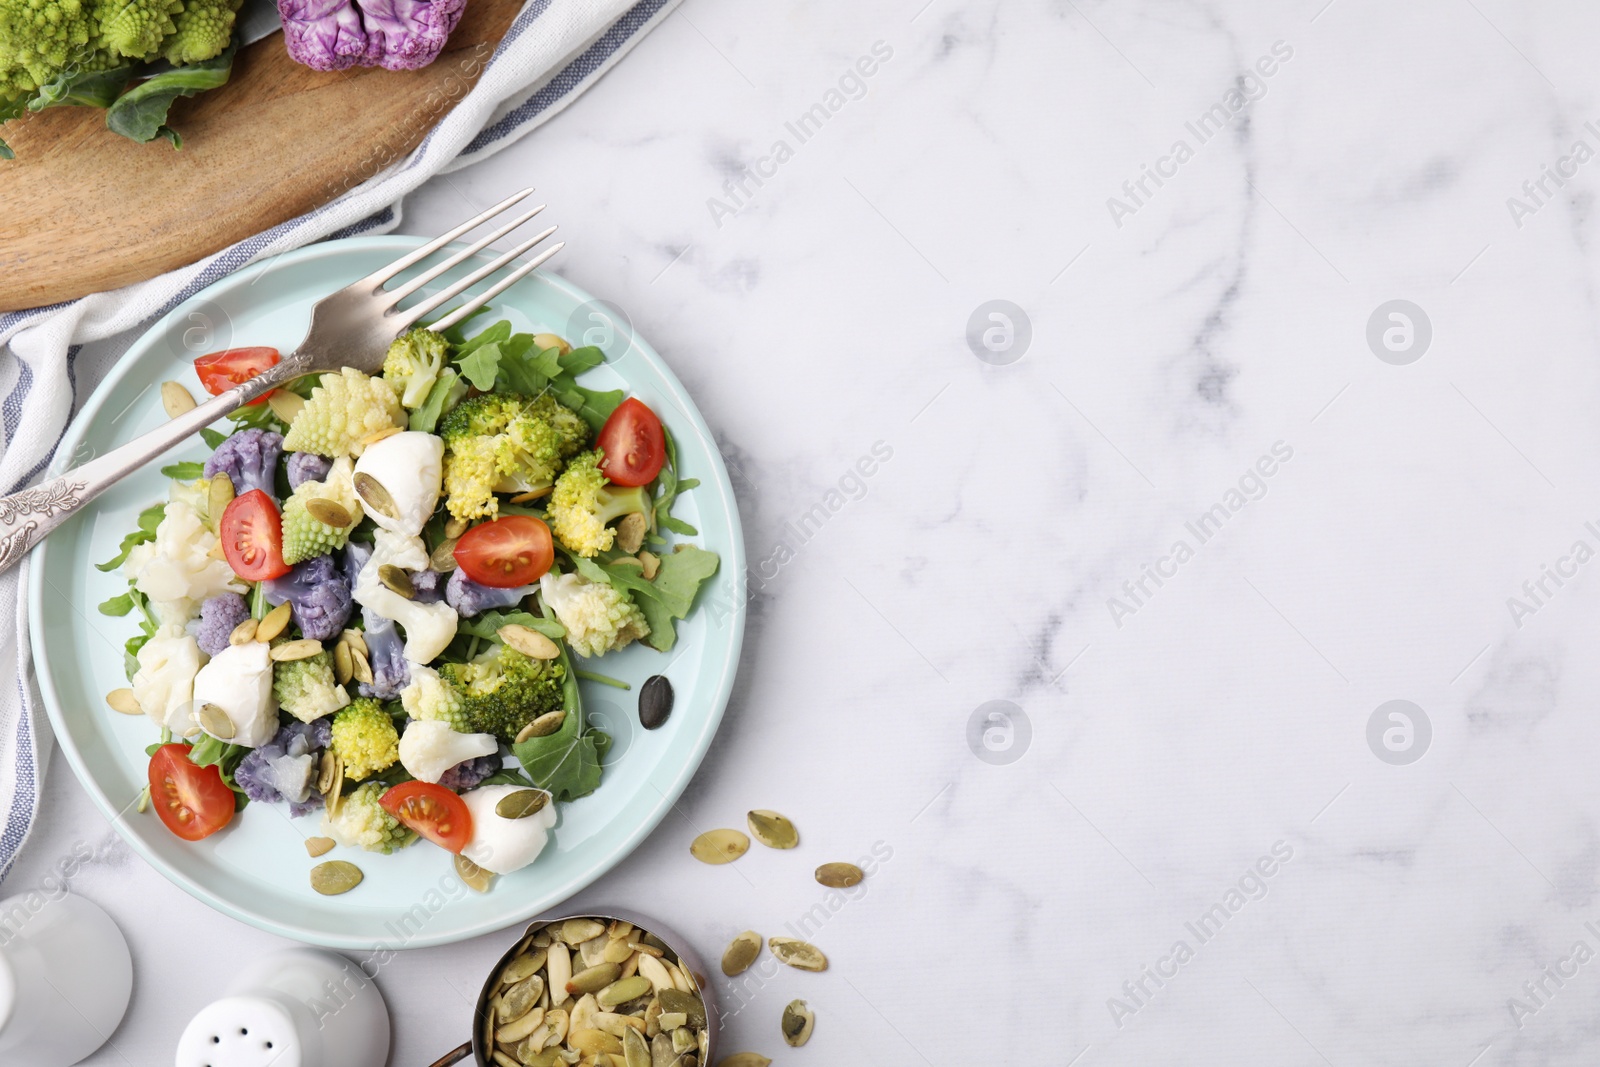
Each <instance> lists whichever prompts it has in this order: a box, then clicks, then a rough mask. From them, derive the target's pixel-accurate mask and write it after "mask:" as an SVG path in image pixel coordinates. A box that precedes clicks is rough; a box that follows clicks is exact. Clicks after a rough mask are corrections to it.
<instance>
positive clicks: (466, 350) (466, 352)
mask: <svg viewBox="0 0 1600 1067" xmlns="http://www.w3.org/2000/svg"><path fill="white" fill-rule="evenodd" d="M510 339H511V323H510V322H508V321H507V320H505V319H501V320H500V321H499V322H497V323H495V324H494V325H493V326H486V327H484V328H483V329H482V330H480V331H479V332H478V333H475V334H473V335H472V336H471V337H469V338H467V339H466V340H465V341H462V342H461V343H460V344H458V345H456V362H457V363H460V362H461V361H462V360H463V359H465V358H466V357H467V356H470V355H472V353H474V352H476V351H477V350H478V349H480V348H482V347H483V346H484V345H497V344H502V343H503V342H505V341H509V340H510Z"/></svg>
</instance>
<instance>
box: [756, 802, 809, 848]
mask: <svg viewBox="0 0 1600 1067" xmlns="http://www.w3.org/2000/svg"><path fill="white" fill-rule="evenodd" d="M744 818H745V822H747V823H749V824H750V836H752V837H754V838H755V839H756V840H757V841H760V842H761V843H762V844H763V845H766V846H767V847H768V848H794V847H795V846H796V845H798V844H799V843H800V833H799V831H798V830H796V829H795V828H794V823H792V822H790V821H789V819H788V818H787V817H786V816H783V815H779V814H778V813H777V812H775V811H767V810H765V809H763V808H757V809H756V810H755V811H752V812H748V813H747V814H746V815H745V817H744Z"/></svg>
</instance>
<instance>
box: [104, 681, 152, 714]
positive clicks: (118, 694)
mask: <svg viewBox="0 0 1600 1067" xmlns="http://www.w3.org/2000/svg"><path fill="white" fill-rule="evenodd" d="M106 705H107V706H108V707H109V708H110V709H111V710H112V711H115V712H119V713H121V714H123V715H139V714H141V713H142V712H143V710H144V709H142V708H140V707H139V702H138V701H137V700H135V699H134V696H133V690H132V689H128V688H126V687H124V688H122V689H113V690H112V691H111V692H109V693H107V694H106Z"/></svg>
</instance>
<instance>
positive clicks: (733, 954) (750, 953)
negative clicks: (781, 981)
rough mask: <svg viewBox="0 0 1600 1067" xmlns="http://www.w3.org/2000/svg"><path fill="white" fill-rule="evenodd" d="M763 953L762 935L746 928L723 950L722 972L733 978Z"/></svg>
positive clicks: (641, 968) (641, 963)
mask: <svg viewBox="0 0 1600 1067" xmlns="http://www.w3.org/2000/svg"><path fill="white" fill-rule="evenodd" d="M759 955H761V935H760V934H758V933H756V932H755V931H754V930H746V931H745V932H744V933H742V934H740V935H739V936H738V937H736V938H734V939H733V940H732V941H730V942H728V947H727V948H725V949H723V950H722V973H723V974H725V975H727V976H728V977H729V978H732V977H733V976H734V975H736V974H743V973H744V971H745V968H747V967H749V966H750V965H751V964H752V963H754V962H755V961H756V957H757V956H759ZM639 969H640V970H643V969H644V961H643V960H640V961H639Z"/></svg>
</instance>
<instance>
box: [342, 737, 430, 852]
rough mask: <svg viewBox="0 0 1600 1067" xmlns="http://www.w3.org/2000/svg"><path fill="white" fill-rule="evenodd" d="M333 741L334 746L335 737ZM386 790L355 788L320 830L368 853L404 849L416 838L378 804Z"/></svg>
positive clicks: (371, 785)
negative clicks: (336, 813)
mask: <svg viewBox="0 0 1600 1067" xmlns="http://www.w3.org/2000/svg"><path fill="white" fill-rule="evenodd" d="M337 728H338V727H337V726H335V729H337ZM334 742H335V745H337V743H338V738H337V736H335V738H334ZM388 788H389V787H388V786H386V785H384V784H383V783H382V782H368V783H367V784H365V785H361V786H357V787H356V788H355V789H353V790H352V791H351V792H350V795H349V796H346V797H343V798H341V799H340V802H339V814H338V815H337V816H335V817H334V818H331V819H330V818H328V817H327V816H326V815H324V816H323V819H322V827H323V829H324V830H326V831H327V833H328V836H329V837H331V838H333V839H334V840H335V841H337V842H339V843H340V844H341V845H347V846H351V847H357V848H364V849H366V850H367V851H368V852H382V853H383V854H384V855H386V856H387V855H388V854H389V853H391V852H394V851H396V850H398V849H402V848H405V847H406V846H407V845H409V844H411V842H413V841H415V840H416V839H417V835H416V834H415V833H414V832H412V831H411V830H408V829H406V828H405V826H404V825H403V824H402V823H401V822H400V820H399V819H396V818H395V817H394V816H393V815H390V814H389V813H388V812H386V811H384V810H383V806H382V805H380V804H379V803H378V800H379V798H380V797H382V796H383V794H384V793H385V792H386V791H387V790H388Z"/></svg>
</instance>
